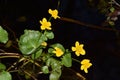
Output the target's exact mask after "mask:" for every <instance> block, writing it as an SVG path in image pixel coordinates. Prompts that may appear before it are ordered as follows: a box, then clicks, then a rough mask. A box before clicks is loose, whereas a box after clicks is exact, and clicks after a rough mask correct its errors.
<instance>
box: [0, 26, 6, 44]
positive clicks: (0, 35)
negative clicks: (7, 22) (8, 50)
mask: <svg viewBox="0 0 120 80" xmlns="http://www.w3.org/2000/svg"><path fill="white" fill-rule="evenodd" d="M7 41H8V33H7V31H6V30H4V29H3V28H2V27H1V26H0V42H1V43H6V42H7Z"/></svg>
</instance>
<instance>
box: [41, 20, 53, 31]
mask: <svg viewBox="0 0 120 80" xmlns="http://www.w3.org/2000/svg"><path fill="white" fill-rule="evenodd" d="M40 23H41V26H40V27H41V30H45V29H47V30H51V29H52V28H51V22H48V21H47V19H46V18H43V19H42V21H40Z"/></svg>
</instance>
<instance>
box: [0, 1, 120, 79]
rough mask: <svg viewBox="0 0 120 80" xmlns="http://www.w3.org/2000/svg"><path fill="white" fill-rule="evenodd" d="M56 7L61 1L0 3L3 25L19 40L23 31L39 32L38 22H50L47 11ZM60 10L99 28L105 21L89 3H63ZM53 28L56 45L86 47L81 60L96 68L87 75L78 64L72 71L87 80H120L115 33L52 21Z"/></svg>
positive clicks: (92, 68)
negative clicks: (75, 43) (82, 45)
mask: <svg viewBox="0 0 120 80" xmlns="http://www.w3.org/2000/svg"><path fill="white" fill-rule="evenodd" d="M57 6H58V0H0V25H2V26H3V27H4V26H9V28H10V29H12V30H13V31H14V32H15V33H16V36H17V37H19V36H20V35H21V34H23V30H24V29H35V30H36V29H37V30H39V26H40V24H39V20H41V19H42V18H43V17H46V18H49V17H50V15H49V14H48V9H49V8H51V9H56V8H57ZM58 10H59V15H60V16H62V17H68V18H72V19H76V20H79V21H82V22H85V23H89V24H94V25H99V26H100V25H101V24H102V23H103V22H104V21H105V19H106V17H105V15H104V14H101V13H100V12H99V11H98V10H97V8H96V7H90V6H89V5H88V1H87V0H60V5H59V7H58ZM21 17H24V19H21ZM119 21H120V19H119V16H118V20H117V21H116V26H115V27H116V28H117V29H119V30H120V28H119V27H120V23H119ZM52 27H53V31H54V33H55V39H54V41H56V42H60V43H62V44H63V45H64V46H65V47H66V48H70V47H71V45H73V44H74V42H75V41H79V42H81V43H83V44H84V48H85V50H86V55H85V56H82V57H79V58H78V59H79V60H81V59H82V58H88V59H90V60H91V62H92V63H93V66H92V67H91V68H90V69H89V73H88V74H85V73H84V72H83V71H80V70H79V64H75V65H77V67H76V68H75V67H73V68H74V69H75V70H77V71H80V72H81V73H82V74H83V75H84V76H85V77H86V78H87V80H120V78H119V76H120V44H119V42H120V39H119V36H117V35H116V32H114V31H107V30H99V29H93V28H88V27H86V26H82V25H78V24H74V23H70V22H65V21H61V20H56V21H53V26H52ZM73 66H74V65H73Z"/></svg>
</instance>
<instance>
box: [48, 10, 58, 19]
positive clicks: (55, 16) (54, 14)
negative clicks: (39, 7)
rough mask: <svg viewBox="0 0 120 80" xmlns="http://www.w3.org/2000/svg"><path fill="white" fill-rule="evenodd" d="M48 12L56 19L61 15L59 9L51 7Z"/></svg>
mask: <svg viewBox="0 0 120 80" xmlns="http://www.w3.org/2000/svg"><path fill="white" fill-rule="evenodd" d="M48 13H49V14H51V16H52V17H53V18H54V19H57V18H60V17H59V16H58V10H56V9H55V10H51V9H49V10H48Z"/></svg>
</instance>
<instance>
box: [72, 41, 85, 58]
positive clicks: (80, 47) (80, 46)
mask: <svg viewBox="0 0 120 80" xmlns="http://www.w3.org/2000/svg"><path fill="white" fill-rule="evenodd" d="M83 46H84V45H83V44H79V42H78V41H76V43H75V47H72V51H75V54H76V55H77V56H80V54H81V55H85V50H84V49H83Z"/></svg>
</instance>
